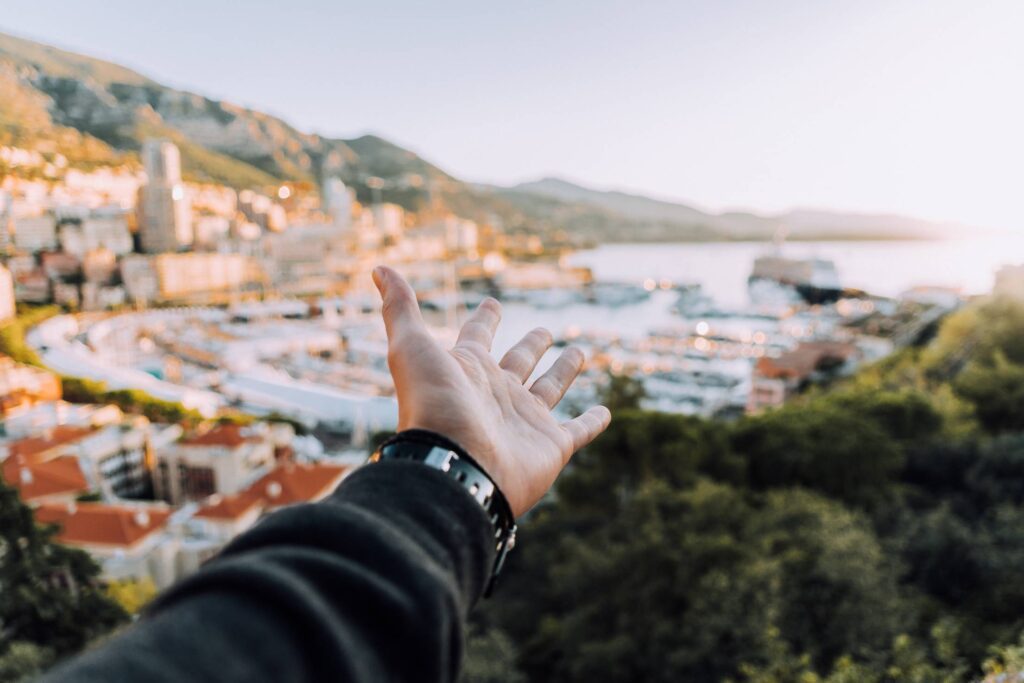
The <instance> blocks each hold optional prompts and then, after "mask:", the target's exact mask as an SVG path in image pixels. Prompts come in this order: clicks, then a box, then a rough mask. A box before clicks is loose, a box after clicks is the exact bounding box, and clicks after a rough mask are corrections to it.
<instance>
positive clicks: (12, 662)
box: [0, 640, 53, 683]
mask: <svg viewBox="0 0 1024 683" xmlns="http://www.w3.org/2000/svg"><path fill="white" fill-rule="evenodd" d="M52 663H53V651H52V650H50V649H49V648H46V647H41V646H39V645H36V644H35V643H31V642H28V641H24V640H18V641H14V642H12V643H10V644H9V645H8V646H7V651H6V652H4V653H3V654H2V655H0V682H2V683H20V682H22V681H30V680H34V679H35V678H37V677H38V676H39V674H41V673H43V671H45V670H46V669H47V668H48V667H49V666H50V665H51V664H52Z"/></svg>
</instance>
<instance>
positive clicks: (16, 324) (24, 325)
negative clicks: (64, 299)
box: [0, 306, 60, 366]
mask: <svg viewBox="0 0 1024 683" xmlns="http://www.w3.org/2000/svg"><path fill="white" fill-rule="evenodd" d="M59 312H60V309H59V308H58V307H57V306H38V307H33V308H29V309H25V310H24V311H20V312H19V315H18V317H16V318H13V319H11V320H8V321H6V322H4V323H3V324H2V325H0V353H4V354H7V355H8V356H10V357H11V358H13V359H14V360H16V361H17V362H19V363H26V364H28V365H38V366H41V365H42V363H41V362H40V360H39V355H38V354H37V353H36V352H35V350H34V349H33V348H32V347H31V346H29V345H28V343H27V342H26V341H25V334H26V333H27V332H28V330H29V329H30V328H31V327H33V326H34V325H38V324H39V323H41V322H43V321H44V320H46V319H47V318H50V317H53V316H54V315H56V314H57V313H59Z"/></svg>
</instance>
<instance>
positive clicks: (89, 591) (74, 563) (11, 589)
mask: <svg viewBox="0 0 1024 683" xmlns="http://www.w3.org/2000/svg"><path fill="white" fill-rule="evenodd" d="M53 533H54V529H52V528H43V527H40V526H38V525H37V524H36V523H35V521H34V520H33V517H32V511H31V510H29V508H28V507H27V506H25V505H24V504H23V503H22V502H21V501H20V500H19V498H18V494H17V491H16V490H15V489H13V488H12V487H10V486H8V485H7V484H4V483H0V587H2V590H0V634H2V636H0V655H10V654H12V651H11V649H12V647H13V646H14V644H15V643H30V644H34V645H36V646H38V647H40V648H45V649H46V650H51V651H52V652H53V654H54V655H55V656H56V657H62V656H64V655H67V654H70V653H73V652H76V651H78V650H79V649H81V648H82V647H83V646H84V645H85V644H86V643H88V642H89V641H90V640H92V639H94V638H96V637H98V636H100V635H103V634H105V633H107V632H108V631H110V630H111V629H112V628H113V627H115V626H117V625H118V624H121V623H123V622H124V621H125V618H126V615H125V613H124V611H123V610H122V609H121V608H120V607H119V606H118V605H117V604H116V603H114V602H113V601H111V600H110V599H109V598H108V597H107V596H106V594H105V593H104V592H103V589H102V588H101V586H100V585H99V582H98V580H97V577H98V575H99V567H98V566H97V565H96V563H95V562H93V561H92V559H91V558H90V557H89V556H88V555H87V554H86V553H84V552H82V551H80V550H75V549H72V548H68V547H65V546H62V545H58V544H56V543H54V542H53V541H52V540H51V539H52V536H53ZM15 654H16V656H15V657H14V659H12V660H10V661H8V662H5V666H6V665H10V666H15V665H17V667H22V670H24V669H25V668H26V667H28V666H29V664H31V663H32V662H35V663H37V664H39V663H41V662H43V661H45V659H46V656H45V653H44V652H43V651H30V650H28V649H26V648H20V649H18V650H16V651H15Z"/></svg>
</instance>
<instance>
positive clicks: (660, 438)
mask: <svg viewBox="0 0 1024 683" xmlns="http://www.w3.org/2000/svg"><path fill="white" fill-rule="evenodd" d="M1022 370H1024V305H1022V304H1020V303H1015V302H1012V301H1008V300H1003V299H999V300H983V301H980V302H978V303H976V304H973V305H971V306H969V307H968V308H966V309H965V310H964V311H962V312H960V313H958V314H956V315H954V316H952V317H951V318H950V319H949V320H948V321H947V322H946V323H945V324H944V325H943V326H942V327H941V329H940V330H939V333H938V335H937V337H936V338H935V339H934V340H933V341H932V342H931V343H930V344H929V345H928V346H927V347H926V348H924V349H913V350H907V351H904V352H901V353H899V354H896V355H895V356H893V357H891V358H888V359H886V360H885V361H883V362H881V363H879V364H877V365H875V366H873V367H870V368H867V369H866V370H865V371H863V372H861V373H859V374H858V375H857V376H855V377H854V378H852V379H850V380H846V381H842V382H839V383H837V384H836V385H835V386H834V387H832V388H831V389H829V390H827V391H819V392H815V393H812V394H811V395H809V396H807V397H805V398H802V399H800V400H799V401H797V402H795V403H794V404H793V405H790V406H787V407H785V408H783V409H781V410H778V411H774V412H770V413H767V414H764V415H760V416H753V417H746V418H742V419H740V420H738V421H736V422H735V423H732V424H729V423H722V422H709V421H703V420H698V419H693V418H685V417H680V416H673V415H664V414H657V413H646V412H642V411H638V410H630V409H625V410H619V411H617V412H616V413H615V415H614V419H613V422H612V426H611V428H610V429H609V430H608V432H606V433H605V434H604V435H603V436H602V437H601V438H600V439H599V440H598V441H596V442H595V443H594V444H592V445H591V446H590V447H589V448H587V449H586V450H585V451H583V452H582V453H580V454H578V455H577V456H576V457H575V458H574V460H573V462H572V464H571V465H570V466H569V468H567V470H566V471H565V472H564V473H563V475H562V477H560V479H559V481H558V482H557V485H556V491H555V495H553V496H551V497H550V498H549V499H548V500H546V501H545V502H544V503H542V504H541V505H540V506H539V507H538V509H536V510H534V511H533V512H532V513H531V515H530V516H529V518H528V519H527V520H525V521H524V523H523V530H522V537H523V538H524V539H527V540H528V542H526V543H524V544H522V546H521V548H520V549H518V550H517V552H516V553H514V554H513V555H512V556H511V558H510V561H509V565H508V577H507V579H506V581H505V585H504V586H503V587H502V589H501V599H500V600H497V601H491V602H490V603H488V604H487V605H486V607H485V609H486V613H487V615H488V617H489V623H493V624H494V626H495V628H498V629H500V630H501V631H502V632H504V633H507V634H508V635H509V636H510V637H511V638H512V640H513V642H514V643H515V645H516V648H517V651H518V663H519V668H520V670H521V671H523V672H524V673H525V674H526V675H527V677H528V678H529V680H538V681H539V680H560V681H570V682H571V681H584V680H585V681H588V682H593V681H597V682H599V681H631V680H645V681H676V680H701V681H703V680H708V681H722V680H732V681H747V682H749V683H774V682H778V683H783V682H787V683H788V682H790V681H802V682H805V683H841V682H846V681H858V682H860V681H866V682H868V683H874V682H877V683H883V682H895V681H907V682H922V683H924V682H927V683H931V682H933V681H937V682H949V683H952V682H954V681H965V680H971V679H972V678H977V677H978V676H979V675H980V673H979V672H980V671H981V666H982V663H983V662H985V661H986V659H987V661H988V664H986V671H988V672H989V673H990V674H993V673H994V672H1000V671H1007V670H1015V669H1016V668H1018V667H1019V665H1020V662H1019V659H1020V652H1021V651H1024V646H1017V645H1014V643H1015V642H1017V638H1018V635H1019V634H1020V633H1021V630H1022V627H1024V617H1022V616H1021V615H1024V583H1022V582H1021V581H1020V572H1021V569H1022V567H1024V423H1022V422H1021V421H1020V420H1021V417H1020V416H1021V415H1024V398H1022V396H1024V394H1021V391H1022V390H1021V387H1022V386H1024V372H1022ZM619 393H622V392H619ZM627 405H628V404H627ZM1018 405H1019V406H1020V408H1021V409H1018V407H1017V406H1018ZM993 645H996V646H997V649H996V650H994V651H993V649H992V646H993ZM993 652H995V654H993ZM1000 667H1001V668H1000Z"/></svg>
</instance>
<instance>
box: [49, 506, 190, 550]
mask: <svg viewBox="0 0 1024 683" xmlns="http://www.w3.org/2000/svg"><path fill="white" fill-rule="evenodd" d="M170 516H171V511H170V510H167V509H162V508H158V507H144V508H143V507H130V506H126V505H107V504H105V503H72V504H63V505H62V504H47V505H41V506H40V507H39V508H38V509H37V510H36V520H37V521H38V522H40V523H41V524H56V525H57V526H58V527H60V531H59V532H58V533H57V536H56V539H57V540H58V541H60V542H61V543H68V544H71V545H105V546H121V547H131V546H133V545H135V544H136V543H138V542H139V541H141V540H142V539H143V538H146V537H147V536H149V535H150V534H152V533H154V532H156V531H158V530H160V529H162V528H163V527H164V525H165V524H166V523H167V518H168V517H170Z"/></svg>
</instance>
